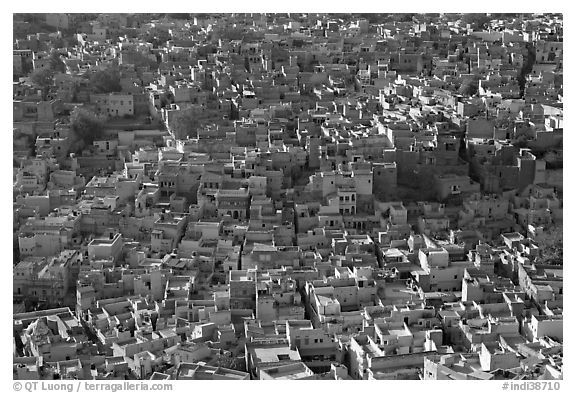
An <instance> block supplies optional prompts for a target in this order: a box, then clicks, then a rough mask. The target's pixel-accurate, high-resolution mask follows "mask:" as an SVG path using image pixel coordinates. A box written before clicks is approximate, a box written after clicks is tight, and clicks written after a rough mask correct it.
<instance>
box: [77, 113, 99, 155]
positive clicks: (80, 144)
mask: <svg viewBox="0 0 576 393" xmlns="http://www.w3.org/2000/svg"><path fill="white" fill-rule="evenodd" d="M103 130H104V120H103V119H102V118H101V117H99V116H97V115H96V114H95V113H94V112H91V111H89V110H87V109H84V108H74V110H73V111H72V113H71V114H70V131H71V136H72V143H71V146H70V150H72V151H74V152H79V151H81V150H82V149H83V148H84V146H85V145H86V144H89V145H90V144H92V142H94V140H95V139H97V138H100V137H101V136H102V132H103Z"/></svg>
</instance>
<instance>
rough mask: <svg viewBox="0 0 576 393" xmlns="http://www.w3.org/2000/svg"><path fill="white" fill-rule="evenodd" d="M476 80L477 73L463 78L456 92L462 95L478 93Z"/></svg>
mask: <svg viewBox="0 0 576 393" xmlns="http://www.w3.org/2000/svg"><path fill="white" fill-rule="evenodd" d="M478 81H480V77H479V76H477V75H475V76H474V77H472V78H468V79H466V80H464V82H462V84H461V85H460V88H459V89H458V93H460V94H462V95H463V96H473V95H474V94H476V93H478Z"/></svg>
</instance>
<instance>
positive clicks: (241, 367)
mask: <svg viewBox="0 0 576 393" xmlns="http://www.w3.org/2000/svg"><path fill="white" fill-rule="evenodd" d="M217 365H218V367H223V368H228V369H231V370H237V371H243V372H246V364H245V363H244V362H243V361H241V360H239V359H238V358H235V357H231V356H225V355H223V354H220V355H218V360H217Z"/></svg>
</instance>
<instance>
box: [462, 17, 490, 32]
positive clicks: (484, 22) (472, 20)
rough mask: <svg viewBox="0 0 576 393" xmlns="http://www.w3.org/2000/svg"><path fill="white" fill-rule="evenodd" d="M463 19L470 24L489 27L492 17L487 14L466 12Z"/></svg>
mask: <svg viewBox="0 0 576 393" xmlns="http://www.w3.org/2000/svg"><path fill="white" fill-rule="evenodd" d="M462 21H463V22H464V23H467V24H470V25H476V26H477V27H478V28H481V29H482V28H485V27H488V23H490V21H491V18H490V17H489V16H487V15H486V14H464V15H463V16H462Z"/></svg>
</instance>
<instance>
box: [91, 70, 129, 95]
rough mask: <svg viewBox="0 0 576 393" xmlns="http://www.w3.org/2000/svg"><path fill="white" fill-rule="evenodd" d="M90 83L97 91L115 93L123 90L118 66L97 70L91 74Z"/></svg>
mask: <svg viewBox="0 0 576 393" xmlns="http://www.w3.org/2000/svg"><path fill="white" fill-rule="evenodd" d="M90 84H91V85H92V88H93V89H94V91H95V92H96V93H115V92H119V91H121V90H122V85H121V84H120V71H118V68H117V67H108V68H106V69H104V70H101V71H96V72H95V73H94V74H92V75H91V76H90Z"/></svg>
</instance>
